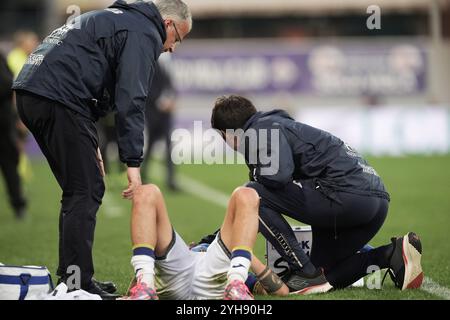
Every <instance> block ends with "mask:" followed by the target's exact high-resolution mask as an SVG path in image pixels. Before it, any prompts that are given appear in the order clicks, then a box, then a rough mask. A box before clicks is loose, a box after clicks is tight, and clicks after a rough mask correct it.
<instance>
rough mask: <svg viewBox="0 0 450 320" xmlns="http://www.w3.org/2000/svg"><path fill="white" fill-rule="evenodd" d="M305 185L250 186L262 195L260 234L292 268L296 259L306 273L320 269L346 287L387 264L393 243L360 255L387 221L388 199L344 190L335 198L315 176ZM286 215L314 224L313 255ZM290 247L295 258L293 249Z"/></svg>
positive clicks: (295, 264) (333, 280)
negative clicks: (282, 242)
mask: <svg viewBox="0 0 450 320" xmlns="http://www.w3.org/2000/svg"><path fill="white" fill-rule="evenodd" d="M301 183H302V187H300V186H299V185H297V184H295V183H290V184H289V185H287V186H286V187H285V188H283V189H268V188H266V187H265V186H263V185H262V184H260V183H257V182H250V183H248V184H247V186H248V187H251V188H254V189H255V190H256V191H257V192H258V194H259V196H260V198H261V202H260V211H259V214H260V219H261V220H260V232H261V233H262V234H263V235H264V237H265V238H266V239H267V240H268V241H269V242H270V243H271V244H272V245H273V246H274V247H275V248H276V249H277V251H278V252H279V253H280V254H281V256H282V257H283V258H284V259H285V260H286V261H287V262H288V263H289V265H290V267H291V268H293V269H299V264H298V263H297V262H296V259H298V260H299V261H300V263H301V264H302V265H303V269H304V271H305V270H306V271H307V270H308V268H309V270H310V271H314V270H315V267H322V268H324V270H325V275H326V277H327V279H328V281H329V282H330V284H331V285H333V287H335V288H343V287H346V286H349V285H351V284H352V283H353V282H355V281H356V280H358V279H360V278H361V277H363V276H365V275H366V274H367V268H368V267H369V266H371V265H376V266H379V267H380V268H386V267H388V259H389V256H390V252H391V246H390V245H388V246H383V247H380V248H376V249H374V250H371V251H369V252H363V253H357V252H358V251H359V250H360V249H361V248H362V247H363V246H364V245H366V244H367V243H368V242H369V241H370V240H371V239H372V238H373V237H374V236H375V235H376V234H377V232H378V230H379V229H380V228H381V226H382V225H383V222H384V220H385V218H386V215H387V211H388V206H389V202H388V201H387V200H385V199H382V198H380V197H375V196H373V197H369V196H361V195H356V194H351V193H344V192H335V193H334V196H333V197H334V198H335V200H332V199H330V197H328V196H327V195H326V193H324V192H323V190H320V188H321V187H320V186H318V185H316V183H314V182H313V181H312V180H306V181H302V182H301ZM282 214H284V215H287V216H289V217H291V218H293V219H296V220H298V221H300V222H302V223H305V224H308V225H311V228H312V235H313V244H312V248H311V257H310V258H309V257H308V256H307V255H306V254H305V253H304V251H303V250H302V248H301V247H300V244H299V243H298V242H297V240H296V238H295V234H294V232H293V231H292V228H291V227H290V225H289V224H288V222H287V221H286V220H285V218H284V217H283V216H282ZM268 228H269V229H270V230H269V229H268ZM279 234H282V235H283V237H284V239H285V241H286V242H287V243H288V245H287V246H288V249H287V252H286V246H284V247H283V245H282V244H280V241H279V239H278V240H277V239H276V238H277V236H278V238H280V237H279ZM274 235H275V236H274ZM290 250H292V252H293V253H294V254H295V257H294V256H293V255H292V254H290V253H289V251H290ZM311 263H312V265H311Z"/></svg>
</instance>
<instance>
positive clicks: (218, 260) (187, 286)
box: [122, 184, 289, 300]
mask: <svg viewBox="0 0 450 320" xmlns="http://www.w3.org/2000/svg"><path fill="white" fill-rule="evenodd" d="M258 208H259V196H258V194H257V193H256V191H255V190H253V189H250V188H246V187H239V188H237V189H236V190H235V191H234V192H233V194H232V195H231V197H230V200H229V203H228V207H227V210H226V214H225V218H224V221H223V224H222V227H221V228H220V232H219V233H218V234H217V236H216V237H215V239H214V241H212V243H211V244H210V245H209V246H208V248H207V250H206V251H205V252H199V251H196V250H190V249H189V246H188V245H187V244H186V243H185V242H184V241H183V239H182V238H181V237H180V236H179V235H178V234H177V233H176V232H175V230H174V229H173V227H172V224H171V222H170V220H169V216H168V213H167V209H166V205H165V202H164V198H163V195H162V193H161V191H160V190H159V188H158V187H157V186H155V185H151V184H150V185H144V186H141V187H139V188H138V190H137V191H136V192H135V194H134V196H133V204H132V216H131V238H132V244H133V257H132V258H131V264H132V266H133V267H134V271H135V279H134V281H133V283H132V285H131V286H130V289H129V292H128V295H127V296H126V297H123V298H122V299H125V300H150V299H171V300H187V299H225V300H252V299H253V295H252V294H251V292H250V291H249V289H248V287H247V285H246V284H245V282H246V280H247V278H248V274H249V269H250V268H251V269H252V271H253V272H254V273H255V274H256V275H257V280H258V284H257V285H256V288H258V291H257V292H258V294H264V293H270V294H275V295H287V294H288V293H289V289H288V287H287V286H286V285H285V284H284V283H283V282H282V281H281V280H280V278H278V276H276V275H275V274H274V273H273V272H272V271H271V270H270V269H268V268H267V267H266V266H265V265H264V264H263V263H262V262H261V261H259V260H258V259H257V258H256V257H255V256H254V255H253V254H252V248H253V246H254V243H255V240H256V235H257V233H258Z"/></svg>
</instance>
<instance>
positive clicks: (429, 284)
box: [420, 277, 450, 300]
mask: <svg viewBox="0 0 450 320" xmlns="http://www.w3.org/2000/svg"><path fill="white" fill-rule="evenodd" d="M420 289H421V290H423V291H426V292H428V293H431V294H433V295H435V296H438V297H440V298H442V299H445V300H450V289H448V288H447V287H443V286H441V285H440V284H438V283H436V282H434V281H433V279H431V278H429V277H425V279H424V280H423V283H422V287H420Z"/></svg>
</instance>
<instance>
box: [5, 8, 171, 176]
mask: <svg viewBox="0 0 450 320" xmlns="http://www.w3.org/2000/svg"><path fill="white" fill-rule="evenodd" d="M165 40H166V31H165V27H164V22H163V19H162V17H161V15H160V13H159V11H158V10H157V8H156V6H155V5H154V4H153V3H148V2H137V3H133V4H127V3H126V2H124V1H116V2H115V3H114V4H113V5H112V6H110V7H109V8H108V9H104V10H97V11H91V12H87V13H85V14H83V15H81V16H80V17H79V18H77V19H76V20H75V23H73V24H68V25H64V26H62V27H61V28H59V29H57V30H55V31H53V32H52V33H51V34H50V35H49V36H47V37H46V38H45V39H44V41H43V42H42V44H41V45H40V46H39V47H38V48H37V49H36V50H35V51H34V52H33V53H32V54H31V55H30V56H29V58H28V61H27V62H26V64H25V65H24V67H23V69H22V70H21V72H20V74H19V75H18V77H17V79H16V81H14V84H13V89H15V90H25V91H28V92H31V93H34V94H37V95H39V96H43V97H46V98H48V99H51V100H55V101H58V102H60V103H62V104H63V105H65V106H67V107H68V108H70V109H72V110H73V111H75V112H78V113H80V114H82V115H84V116H86V117H88V118H90V119H92V120H93V121H96V120H97V119H98V118H99V117H101V116H104V115H106V114H107V113H108V112H110V111H114V112H116V128H117V135H118V144H119V153H120V160H121V161H122V162H124V163H127V164H128V166H133V167H137V166H139V164H140V163H141V162H142V149H143V145H144V137H143V131H144V121H145V120H144V109H145V100H146V98H147V94H148V85H149V83H150V79H151V77H153V74H154V68H155V63H156V61H157V60H158V58H159V55H160V54H161V52H162V50H163V43H164V42H165Z"/></svg>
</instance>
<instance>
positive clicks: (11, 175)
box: [0, 109, 26, 213]
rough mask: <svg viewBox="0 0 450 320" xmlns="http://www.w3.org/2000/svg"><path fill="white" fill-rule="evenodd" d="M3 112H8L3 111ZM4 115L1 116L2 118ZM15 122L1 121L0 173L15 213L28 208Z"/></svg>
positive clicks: (9, 120)
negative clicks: (23, 188) (20, 170)
mask: <svg viewBox="0 0 450 320" xmlns="http://www.w3.org/2000/svg"><path fill="white" fill-rule="evenodd" d="M0 111H1V112H5V111H6V110H4V109H1V110H0ZM2 116H4V114H2V115H0V117H2ZM14 125H15V120H14V119H13V117H7V118H5V119H3V118H1V119H0V171H1V172H2V174H3V176H4V178H5V182H6V188H7V190H8V194H9V202H10V204H11V206H12V207H13V209H14V210H15V212H16V213H17V212H18V210H20V209H22V208H24V207H25V206H26V200H25V197H24V195H23V190H22V182H21V179H20V176H19V172H18V166H19V150H18V148H17V143H16V141H15V140H16V139H15V137H14V129H13V126H14Z"/></svg>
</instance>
